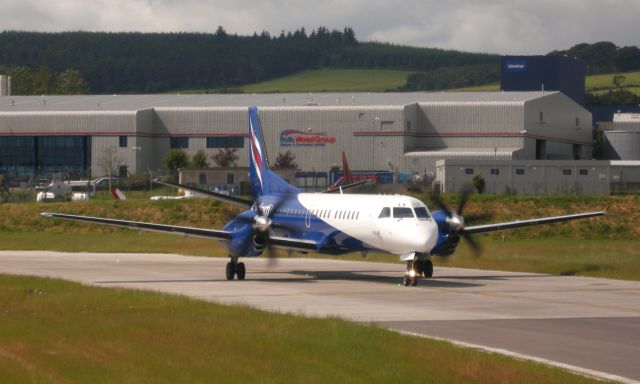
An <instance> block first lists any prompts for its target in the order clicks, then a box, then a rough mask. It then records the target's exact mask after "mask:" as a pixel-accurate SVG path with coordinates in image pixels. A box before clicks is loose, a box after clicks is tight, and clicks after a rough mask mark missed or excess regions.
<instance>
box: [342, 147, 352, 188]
mask: <svg viewBox="0 0 640 384" xmlns="http://www.w3.org/2000/svg"><path fill="white" fill-rule="evenodd" d="M342 175H343V177H344V180H345V182H346V183H345V184H353V177H351V171H349V163H347V155H345V154H344V151H343V152H342Z"/></svg>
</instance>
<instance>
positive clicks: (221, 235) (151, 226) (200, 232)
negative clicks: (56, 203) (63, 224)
mask: <svg viewBox="0 0 640 384" xmlns="http://www.w3.org/2000/svg"><path fill="white" fill-rule="evenodd" d="M41 215H42V216H45V217H53V218H58V219H65V220H74V221H84V222H88V223H95V224H104V225H113V226H116V227H124V228H129V229H139V230H144V231H153V232H163V233H173V234H176V235H184V236H194V237H203V238H206V239H217V240H231V232H228V231H221V230H215V229H202V228H193V227H181V226H177V225H167V224H155V223H144V222H141V221H129V220H118V219H107V218H104V217H93V216H80V215H68V214H66V213H54V212H43V213H41Z"/></svg>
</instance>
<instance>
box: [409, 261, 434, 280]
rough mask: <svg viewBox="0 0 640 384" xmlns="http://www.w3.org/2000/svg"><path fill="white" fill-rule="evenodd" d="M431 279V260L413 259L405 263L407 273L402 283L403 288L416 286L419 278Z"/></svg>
mask: <svg viewBox="0 0 640 384" xmlns="http://www.w3.org/2000/svg"><path fill="white" fill-rule="evenodd" d="M423 276H424V277H425V278H428V277H433V263H432V262H431V259H414V260H411V261H407V271H406V272H405V274H404V279H403V280H402V283H403V284H404V286H405V287H408V286H412V287H415V286H416V285H418V278H419V277H423Z"/></svg>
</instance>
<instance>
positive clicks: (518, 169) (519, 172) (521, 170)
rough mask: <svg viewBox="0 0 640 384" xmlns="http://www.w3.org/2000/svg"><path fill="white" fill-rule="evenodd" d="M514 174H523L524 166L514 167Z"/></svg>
mask: <svg viewBox="0 0 640 384" xmlns="http://www.w3.org/2000/svg"><path fill="white" fill-rule="evenodd" d="M516 175H524V168H516Z"/></svg>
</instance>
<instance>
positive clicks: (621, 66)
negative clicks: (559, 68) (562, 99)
mask: <svg viewBox="0 0 640 384" xmlns="http://www.w3.org/2000/svg"><path fill="white" fill-rule="evenodd" d="M549 55H566V56H569V57H575V58H576V59H580V60H582V61H584V62H585V65H586V69H587V74H589V75H595V74H600V73H612V72H630V71H635V70H640V49H639V48H638V47H636V46H628V47H618V46H616V45H615V44H614V43H612V42H609V41H601V42H598V43H593V44H588V43H582V44H576V45H574V46H573V47H571V48H569V49H567V50H564V51H552V52H549Z"/></svg>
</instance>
